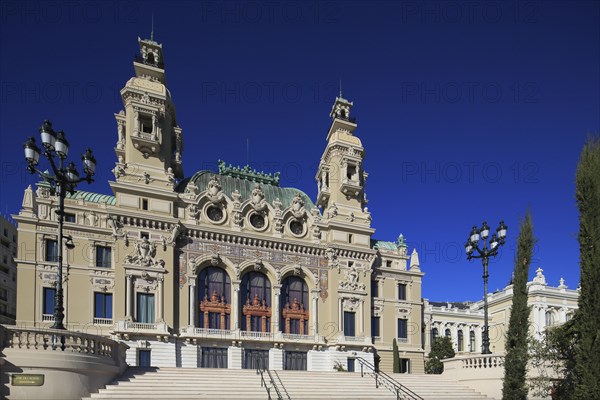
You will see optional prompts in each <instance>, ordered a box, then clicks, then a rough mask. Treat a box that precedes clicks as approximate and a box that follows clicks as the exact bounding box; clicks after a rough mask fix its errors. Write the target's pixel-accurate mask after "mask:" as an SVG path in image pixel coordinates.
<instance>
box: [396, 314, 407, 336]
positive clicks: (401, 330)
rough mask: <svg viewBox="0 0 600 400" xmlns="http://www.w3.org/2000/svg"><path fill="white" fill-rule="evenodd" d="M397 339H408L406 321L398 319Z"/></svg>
mask: <svg viewBox="0 0 600 400" xmlns="http://www.w3.org/2000/svg"><path fill="white" fill-rule="evenodd" d="M398 339H408V320H406V319H398Z"/></svg>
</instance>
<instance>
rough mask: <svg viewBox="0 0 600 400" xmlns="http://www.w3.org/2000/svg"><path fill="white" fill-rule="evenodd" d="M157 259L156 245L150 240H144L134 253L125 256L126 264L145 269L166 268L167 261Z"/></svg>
mask: <svg viewBox="0 0 600 400" xmlns="http://www.w3.org/2000/svg"><path fill="white" fill-rule="evenodd" d="M155 257H156V243H151V242H150V241H149V240H148V238H143V239H142V240H140V241H138V242H137V243H136V244H135V251H134V253H133V254H130V255H128V256H125V262H126V263H128V264H133V265H141V266H143V267H164V265H165V261H164V260H160V259H156V258H155Z"/></svg>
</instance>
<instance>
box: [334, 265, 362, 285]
mask: <svg viewBox="0 0 600 400" xmlns="http://www.w3.org/2000/svg"><path fill="white" fill-rule="evenodd" d="M344 274H345V277H344V280H343V281H341V282H340V286H339V288H340V289H346V290H360V291H364V290H365V284H364V283H359V282H358V270H357V269H356V267H355V266H354V265H352V266H351V267H349V268H347V269H346V270H345V271H344Z"/></svg>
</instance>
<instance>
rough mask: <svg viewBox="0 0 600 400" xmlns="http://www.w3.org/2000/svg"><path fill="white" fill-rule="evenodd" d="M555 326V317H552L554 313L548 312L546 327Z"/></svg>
mask: <svg viewBox="0 0 600 400" xmlns="http://www.w3.org/2000/svg"><path fill="white" fill-rule="evenodd" d="M552 325H554V315H552V311H550V310H548V311H546V326H552Z"/></svg>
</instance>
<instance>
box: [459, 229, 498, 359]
mask: <svg viewBox="0 0 600 400" xmlns="http://www.w3.org/2000/svg"><path fill="white" fill-rule="evenodd" d="M506 229H507V226H506V225H504V221H500V226H498V228H496V233H494V234H493V235H492V238H491V239H490V246H489V248H488V241H487V239H488V237H489V235H490V227H489V226H488V225H487V223H486V222H484V223H483V224H482V225H481V229H477V226H473V229H472V230H471V234H470V235H469V239H468V240H467V244H465V250H466V252H467V260H471V259H472V258H481V263H482V264H483V315H484V317H483V325H484V326H483V340H482V342H483V343H482V350H481V353H482V354H491V353H492V352H491V351H490V335H489V324H488V299H487V297H488V277H489V274H488V261H489V258H490V257H495V256H497V255H498V249H499V248H500V246H502V245H504V239H505V238H506ZM480 239H483V247H482V248H479V240H480ZM474 251H477V254H476V255H474V254H473V252H474Z"/></svg>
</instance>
